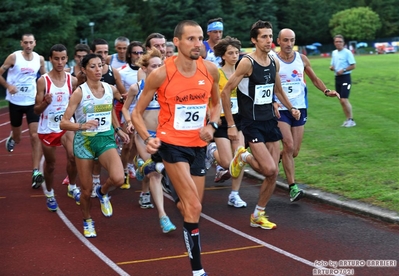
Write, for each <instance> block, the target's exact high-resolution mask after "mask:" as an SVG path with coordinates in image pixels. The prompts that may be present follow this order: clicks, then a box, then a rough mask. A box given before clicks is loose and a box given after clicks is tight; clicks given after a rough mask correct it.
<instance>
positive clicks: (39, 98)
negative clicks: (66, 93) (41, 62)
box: [33, 77, 52, 115]
mask: <svg viewBox="0 0 399 276" xmlns="http://www.w3.org/2000/svg"><path fill="white" fill-rule="evenodd" d="M45 93H46V81H45V79H44V77H40V78H39V79H38V81H37V84H36V101H35V106H34V107H33V110H34V112H35V113H36V114H38V115H39V114H41V113H43V111H44V110H46V108H47V107H48V106H49V104H51V102H52V96H51V94H45Z"/></svg>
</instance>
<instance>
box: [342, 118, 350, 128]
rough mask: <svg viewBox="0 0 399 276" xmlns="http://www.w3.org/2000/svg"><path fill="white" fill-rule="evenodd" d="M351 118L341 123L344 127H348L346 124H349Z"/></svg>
mask: <svg viewBox="0 0 399 276" xmlns="http://www.w3.org/2000/svg"><path fill="white" fill-rule="evenodd" d="M348 122H349V119H347V120H345V121H344V123H343V124H342V125H341V126H342V127H346V125H347V124H348Z"/></svg>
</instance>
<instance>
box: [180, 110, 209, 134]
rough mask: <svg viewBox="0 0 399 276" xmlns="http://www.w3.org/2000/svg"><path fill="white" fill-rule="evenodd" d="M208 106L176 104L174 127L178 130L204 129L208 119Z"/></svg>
mask: <svg viewBox="0 0 399 276" xmlns="http://www.w3.org/2000/svg"><path fill="white" fill-rule="evenodd" d="M206 106H207V105H206V104H201V105H184V104H176V106H175V120H174V122H173V127H174V128H175V129H176V130H193V129H199V128H201V127H203V126H204V122H205V117H206Z"/></svg>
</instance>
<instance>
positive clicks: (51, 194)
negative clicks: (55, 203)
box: [44, 189, 54, 197]
mask: <svg viewBox="0 0 399 276" xmlns="http://www.w3.org/2000/svg"><path fill="white" fill-rule="evenodd" d="M44 194H45V195H46V196H47V197H52V196H54V190H53V189H51V191H47V189H45V190H44Z"/></svg>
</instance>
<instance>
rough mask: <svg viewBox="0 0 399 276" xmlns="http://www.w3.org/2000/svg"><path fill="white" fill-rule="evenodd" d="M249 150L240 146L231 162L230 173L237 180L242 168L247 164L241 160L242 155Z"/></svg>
mask: <svg viewBox="0 0 399 276" xmlns="http://www.w3.org/2000/svg"><path fill="white" fill-rule="evenodd" d="M246 151H247V150H246V149H245V148H244V147H243V146H239V147H238V148H237V150H236V152H235V153H234V157H233V160H231V162H230V167H229V171H230V174H231V176H232V177H234V178H237V177H238V176H239V175H240V173H241V170H242V168H243V167H244V165H245V162H244V161H243V160H242V159H241V154H242V153H244V152H246Z"/></svg>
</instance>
